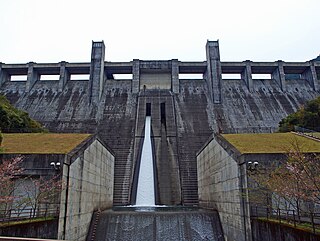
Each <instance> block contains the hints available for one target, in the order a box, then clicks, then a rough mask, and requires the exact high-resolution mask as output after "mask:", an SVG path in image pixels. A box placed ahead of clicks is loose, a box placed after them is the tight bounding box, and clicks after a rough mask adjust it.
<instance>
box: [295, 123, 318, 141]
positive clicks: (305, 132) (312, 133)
mask: <svg viewBox="0 0 320 241" xmlns="http://www.w3.org/2000/svg"><path fill="white" fill-rule="evenodd" d="M294 131H295V132H297V133H298V134H301V135H305V136H308V137H312V138H314V139H317V140H320V132H318V131H315V130H310V129H307V128H303V127H300V126H294Z"/></svg>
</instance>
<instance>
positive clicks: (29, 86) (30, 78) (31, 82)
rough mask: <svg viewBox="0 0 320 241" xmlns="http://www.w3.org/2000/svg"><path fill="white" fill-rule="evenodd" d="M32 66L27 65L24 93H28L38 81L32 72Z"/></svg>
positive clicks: (31, 64)
mask: <svg viewBox="0 0 320 241" xmlns="http://www.w3.org/2000/svg"><path fill="white" fill-rule="evenodd" d="M34 64H35V63H34V62H29V63H28V75H27V82H26V89H25V91H26V92H29V91H30V90H31V89H32V87H33V86H34V84H35V83H36V82H37V80H38V79H39V75H38V73H37V72H36V71H35V70H34Z"/></svg>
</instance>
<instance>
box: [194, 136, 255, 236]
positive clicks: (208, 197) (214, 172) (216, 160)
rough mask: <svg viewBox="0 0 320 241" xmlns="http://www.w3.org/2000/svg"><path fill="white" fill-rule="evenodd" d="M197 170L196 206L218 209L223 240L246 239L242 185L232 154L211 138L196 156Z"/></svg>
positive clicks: (238, 169) (238, 168)
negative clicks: (197, 196) (197, 191)
mask: <svg viewBox="0 0 320 241" xmlns="http://www.w3.org/2000/svg"><path fill="white" fill-rule="evenodd" d="M197 170H198V188H199V205H200V206H201V207H206V208H212V209H216V210H217V211H218V212H219V216H220V219H221V223H222V227H223V232H224V235H225V239H226V240H239V241H242V240H243V241H244V240H248V239H247V237H246V235H247V234H246V232H248V231H247V228H248V227H246V220H245V218H244V217H245V215H246V214H245V210H244V208H243V202H242V198H243V197H242V190H241V185H243V184H242V181H241V172H240V167H239V165H238V163H237V161H236V159H235V158H234V156H232V155H231V154H230V153H228V152H227V151H226V150H225V149H224V148H223V147H222V146H221V145H220V144H219V143H218V142H217V141H216V140H215V139H212V140H211V141H210V142H208V143H207V145H206V146H205V147H204V148H203V149H202V151H201V152H200V153H199V154H198V156H197ZM249 233H250V231H249Z"/></svg>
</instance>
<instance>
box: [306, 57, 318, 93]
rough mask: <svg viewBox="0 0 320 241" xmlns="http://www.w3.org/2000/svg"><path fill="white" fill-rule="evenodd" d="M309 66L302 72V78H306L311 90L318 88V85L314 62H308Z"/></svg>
mask: <svg viewBox="0 0 320 241" xmlns="http://www.w3.org/2000/svg"><path fill="white" fill-rule="evenodd" d="M309 64H310V66H309V68H307V69H306V70H305V71H304V72H303V73H302V78H303V79H305V80H307V81H308V82H309V84H310V86H311V87H312V88H313V90H315V91H317V90H319V86H318V78H317V73H316V67H315V66H314V62H313V61H310V62H309Z"/></svg>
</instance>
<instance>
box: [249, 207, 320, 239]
mask: <svg viewBox="0 0 320 241" xmlns="http://www.w3.org/2000/svg"><path fill="white" fill-rule="evenodd" d="M250 210H251V212H250V216H251V217H252V218H266V219H267V220H270V221H278V222H279V223H281V222H282V223H285V222H286V223H290V224H293V226H294V227H297V225H307V226H309V227H310V228H311V230H312V232H313V233H319V232H320V231H319V230H320V213H314V212H304V211H301V210H299V211H298V210H286V209H280V208H270V207H261V206H251V208H250Z"/></svg>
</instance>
